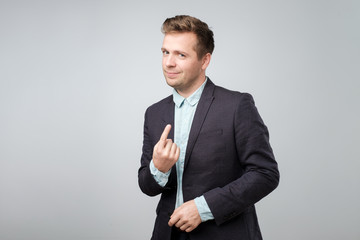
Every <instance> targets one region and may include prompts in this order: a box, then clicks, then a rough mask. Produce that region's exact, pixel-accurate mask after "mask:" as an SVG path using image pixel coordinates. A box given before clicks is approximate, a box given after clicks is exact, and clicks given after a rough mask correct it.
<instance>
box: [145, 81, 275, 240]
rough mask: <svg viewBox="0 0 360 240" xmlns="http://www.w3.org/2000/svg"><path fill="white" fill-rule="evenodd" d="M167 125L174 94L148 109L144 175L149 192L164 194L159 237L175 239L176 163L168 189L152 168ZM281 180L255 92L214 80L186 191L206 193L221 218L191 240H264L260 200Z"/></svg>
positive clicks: (191, 150)
mask: <svg viewBox="0 0 360 240" xmlns="http://www.w3.org/2000/svg"><path fill="white" fill-rule="evenodd" d="M166 124H171V125H172V126H174V102H173V99H172V96H169V97H167V98H165V99H163V100H161V101H160V102H158V103H156V104H154V105H152V106H150V107H149V108H148V109H147V110H146V113H145V124H144V141H143V153H142V157H141V166H140V169H139V172H138V177H139V186H140V188H141V190H142V191H143V192H144V193H145V194H147V195H149V196H155V195H158V194H161V199H160V201H159V204H158V206H157V209H156V214H157V217H156V221H155V226H154V231H153V236H152V239H154V240H170V236H171V231H172V229H171V228H170V227H169V226H168V221H169V216H170V215H171V214H172V212H173V211H174V206H175V198H176V187H177V185H176V169H175V166H174V167H173V169H172V171H171V174H170V176H169V181H168V183H167V184H166V186H165V187H161V186H159V184H157V182H156V181H155V180H154V177H153V176H152V175H151V173H150V169H149V163H150V161H151V159H152V153H153V148H154V145H155V144H156V143H157V142H158V141H159V139H160V136H161V133H162V132H163V130H164V128H165V126H166ZM175 127H176V126H175ZM173 129H174V128H172V130H171V132H170V134H169V138H171V139H173V136H174V135H173ZM278 182H279V172H278V168H277V163H276V161H275V159H274V155H273V152H272V149H271V147H270V144H269V134H268V130H267V128H266V126H265V125H264V123H263V121H262V119H261V117H260V115H259V114H258V111H257V109H256V107H255V105H254V101H253V98H252V96H251V95H250V94H247V93H239V92H234V91H229V90H227V89H224V88H221V87H218V86H215V85H214V84H213V83H212V82H211V81H210V79H209V80H208V82H207V84H206V86H205V88H204V91H203V93H202V96H201V98H200V101H199V103H198V106H197V109H196V112H195V116H194V120H193V123H192V127H191V130H190V134H189V140H188V145H187V149H186V156H185V167H184V175H183V195H184V202H185V201H188V200H192V199H194V198H196V197H198V196H201V195H204V197H205V200H206V202H207V203H208V205H209V208H210V210H211V212H212V214H213V215H214V218H215V219H214V220H210V221H207V222H203V223H201V224H200V225H199V226H198V227H197V228H196V229H195V230H193V231H192V232H191V233H190V237H191V239H194V240H196V239H203V240H211V239H214V240H215V239H216V240H219V239H220V240H228V239H229V240H230V239H262V237H261V233H260V229H259V225H258V221H257V216H256V212H255V207H254V204H255V203H256V202H257V201H259V200H260V199H262V198H263V197H264V196H266V195H267V194H269V193H270V192H271V191H272V190H274V189H275V188H276V187H277V185H278Z"/></svg>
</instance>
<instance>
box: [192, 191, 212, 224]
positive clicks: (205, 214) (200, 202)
mask: <svg viewBox="0 0 360 240" xmlns="http://www.w3.org/2000/svg"><path fill="white" fill-rule="evenodd" d="M194 201H195V204H196V207H197V210H198V212H199V215H200V218H201V222H206V221H208V220H212V219H214V216H213V214H212V213H211V210H210V208H209V205H208V204H207V202H206V200H205V198H204V196H200V197H197V198H195V199H194Z"/></svg>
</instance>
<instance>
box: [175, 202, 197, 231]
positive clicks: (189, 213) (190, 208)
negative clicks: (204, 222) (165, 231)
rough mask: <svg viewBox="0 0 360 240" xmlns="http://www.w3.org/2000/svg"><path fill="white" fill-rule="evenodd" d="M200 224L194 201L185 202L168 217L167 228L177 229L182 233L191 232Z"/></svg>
mask: <svg viewBox="0 0 360 240" xmlns="http://www.w3.org/2000/svg"><path fill="white" fill-rule="evenodd" d="M200 223H201V218H200V215H199V212H198V210H197V207H196V204H195V201H194V200H191V201H188V202H185V203H184V204H183V205H181V206H180V207H178V208H177V209H175V211H174V212H173V214H172V215H171V217H170V221H169V223H168V224H169V226H170V227H172V226H174V225H175V227H177V228H179V229H180V230H182V231H186V232H191V231H192V230H194V229H195V228H196V227H197V226H199V224H200Z"/></svg>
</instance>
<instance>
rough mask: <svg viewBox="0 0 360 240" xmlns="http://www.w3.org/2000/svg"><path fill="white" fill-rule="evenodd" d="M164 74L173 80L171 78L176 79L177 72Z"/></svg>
mask: <svg viewBox="0 0 360 240" xmlns="http://www.w3.org/2000/svg"><path fill="white" fill-rule="evenodd" d="M165 74H166V76H167V77H169V78H173V77H176V76H177V75H178V74H179V73H177V72H167V71H165Z"/></svg>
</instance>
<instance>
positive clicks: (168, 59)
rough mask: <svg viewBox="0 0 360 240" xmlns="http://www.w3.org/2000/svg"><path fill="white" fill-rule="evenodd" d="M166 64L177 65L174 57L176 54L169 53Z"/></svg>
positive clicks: (168, 65)
mask: <svg viewBox="0 0 360 240" xmlns="http://www.w3.org/2000/svg"><path fill="white" fill-rule="evenodd" d="M165 64H166V66H167V67H175V65H176V63H175V58H174V56H173V55H172V54H169V55H168V56H167V57H166V60H165Z"/></svg>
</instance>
